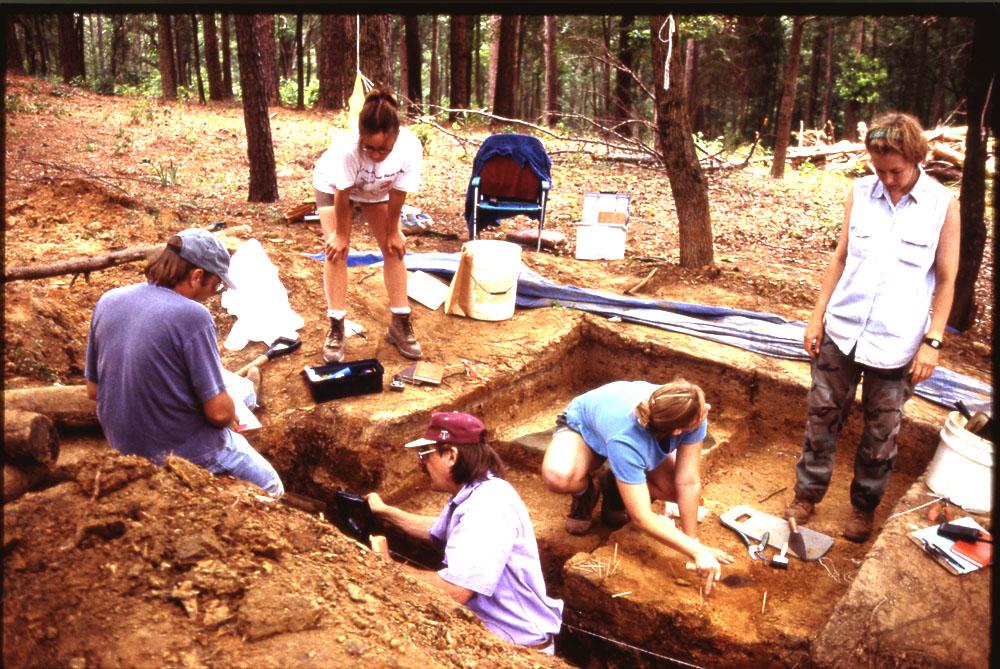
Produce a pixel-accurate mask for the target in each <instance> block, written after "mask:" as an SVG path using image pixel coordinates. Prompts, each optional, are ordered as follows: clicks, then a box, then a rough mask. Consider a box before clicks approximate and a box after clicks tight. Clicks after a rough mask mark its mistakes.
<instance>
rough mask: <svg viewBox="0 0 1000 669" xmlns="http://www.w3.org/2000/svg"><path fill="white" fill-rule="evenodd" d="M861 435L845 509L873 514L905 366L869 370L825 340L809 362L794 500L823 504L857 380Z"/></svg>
mask: <svg viewBox="0 0 1000 669" xmlns="http://www.w3.org/2000/svg"><path fill="white" fill-rule="evenodd" d="M862 377H863V378H864V380H863V381H862V383H861V406H862V410H863V411H864V430H863V431H862V433H861V443H860V445H859V446H858V450H857V454H856V455H855V458H854V480H853V481H852V482H851V504H853V505H854V507H855V508H857V509H860V510H862V511H873V510H874V509H875V507H876V506H878V503H879V501H881V499H882V495H883V494H884V493H885V484H886V480H887V479H888V477H889V472H890V471H892V467H893V464H894V463H895V462H896V435H897V434H898V433H899V427H900V424H901V423H902V419H903V405H904V404H905V403H906V401H907V400H908V399H910V397H912V396H913V384H912V383H910V374H909V365H905V366H903V367H899V368H897V369H875V368H873V367H867V366H865V365H862V364H859V363H857V362H855V361H854V352H853V351H852V352H851V354H850V355H844V354H843V353H841V351H840V349H838V348H837V345H836V344H834V343H833V341H832V340H831V339H830V338H829V337H828V336H826V335H824V336H823V343H822V345H821V347H820V352H819V355H818V356H817V357H816V358H814V359H813V361H812V387H811V388H810V389H809V396H808V398H807V400H806V403H807V405H808V410H809V416H808V420H807V421H806V431H805V439H804V443H803V448H802V457H801V458H799V462H798V464H797V465H796V467H795V478H796V481H795V495H796V497H800V498H802V499H806V500H809V501H810V502H813V503H816V502H819V501H820V500H821V499H823V495H824V494H826V489H827V486H828V485H829V484H830V477H831V475H832V474H833V458H834V454H835V452H836V450H837V435H838V434H839V433H840V430H841V428H842V427H843V426H844V421H846V420H847V414H848V412H849V411H850V409H851V404H853V403H854V396H855V393H856V391H857V387H858V381H859V380H860V379H861V378H862Z"/></svg>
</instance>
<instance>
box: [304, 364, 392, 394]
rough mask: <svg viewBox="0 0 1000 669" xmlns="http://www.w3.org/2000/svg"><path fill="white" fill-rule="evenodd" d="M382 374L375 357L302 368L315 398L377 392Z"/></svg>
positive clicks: (381, 368)
mask: <svg viewBox="0 0 1000 669" xmlns="http://www.w3.org/2000/svg"><path fill="white" fill-rule="evenodd" d="M384 374H385V369H384V368H383V367H382V364H381V363H380V362H379V361H378V360H375V359H367V360H353V361H350V362H330V363H327V364H325V365H320V366H319V367H310V366H308V365H307V366H306V367H304V368H303V369H302V375H303V376H304V377H305V378H306V383H308V384H309V390H310V392H311V393H312V397H313V401H315V402H326V401H329V400H335V399H340V398H341V397H353V396H355V395H368V394H371V393H380V392H382V376H383V375H384Z"/></svg>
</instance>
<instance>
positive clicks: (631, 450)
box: [542, 379, 733, 593]
mask: <svg viewBox="0 0 1000 669" xmlns="http://www.w3.org/2000/svg"><path fill="white" fill-rule="evenodd" d="M710 408H711V405H710V404H708V403H707V402H705V394H704V393H703V392H702V390H701V388H699V387H698V386H696V385H694V384H692V383H689V382H687V381H685V380H683V379H675V380H674V381H671V382H670V383H667V384H665V385H662V386H657V385H655V384H652V383H647V382H646V381H616V382H614V383H609V384H606V385H604V386H601V387H599V388H595V389H594V390H591V391H589V392H586V393H584V394H583V395H580V396H579V397H577V398H575V399H574V400H573V401H572V402H570V404H569V406H568V407H566V412H565V413H563V414H561V415H560V417H559V420H558V423H559V428H558V429H557V430H556V432H555V433H554V434H553V435H552V443H551V444H550V445H549V448H548V449H547V450H546V452H545V458H544V460H543V461H542V479H543V480H544V481H545V485H546V486H547V487H548V488H549V490H552V491H553V492H561V493H570V494H572V495H573V503H572V505H571V508H570V513H569V516H568V517H567V518H566V531H567V532H569V533H570V534H585V533H586V532H587V531H589V530H590V527H591V525H592V524H593V521H592V519H591V514H592V513H593V510H594V507H595V506H596V505H597V500H598V497H599V496H600V495H601V493H602V492H603V493H604V504H603V505H602V507H601V517H602V519H603V520H604V522H605V524H608V525H611V526H613V527H620V526H622V525H624V524H625V523H627V522H628V521H629V519H631V520H632V521H633V522H634V523H635V524H636V525H637V526H638V527H639V528H640V529H642V530H643V531H644V532H646V533H648V534H649V535H650V536H652V537H653V538H655V539H656V540H658V541H660V542H661V543H663V544H666V545H667V546H670V547H671V548H673V549H675V550H677V551H680V552H681V553H684V554H685V555H687V556H688V557H690V558H691V561H692V562H694V565H695V568H696V569H697V571H698V574H699V575H700V576H702V577H704V578H705V591H706V593H707V592H711V590H712V585H713V583H714V582H715V581H716V580H718V579H719V578H720V577H721V573H722V567H721V566H720V564H719V563H720V562H723V563H730V562H732V561H733V558H732V557H730V556H729V555H727V554H726V553H724V552H723V551H720V550H718V549H715V548H711V547H709V546H706V545H704V544H702V543H701V542H699V541H698V539H697V538H696V537H697V533H698V503H699V500H700V498H701V466H700V463H701V446H702V441H703V440H704V438H705V435H706V433H707V431H708V410H709V409H710ZM605 461H607V463H608V469H607V470H602V471H601V473H600V474H598V470H599V469H600V468H601V467H602V465H603V464H604V462H605ZM656 499H660V500H669V501H676V502H677V506H678V509H679V511H680V528H679V529H678V528H677V527H676V526H675V525H674V524H673V522H671V521H670V520H669V519H667V518H666V517H664V516H661V515H659V514H656V513H654V512H653V510H652V505H651V502H652V500H656Z"/></svg>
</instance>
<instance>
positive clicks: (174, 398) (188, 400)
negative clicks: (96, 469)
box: [84, 283, 225, 463]
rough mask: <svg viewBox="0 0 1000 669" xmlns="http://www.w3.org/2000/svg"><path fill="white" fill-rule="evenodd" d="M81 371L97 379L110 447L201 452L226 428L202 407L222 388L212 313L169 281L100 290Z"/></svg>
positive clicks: (214, 445)
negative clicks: (212, 421)
mask: <svg viewBox="0 0 1000 669" xmlns="http://www.w3.org/2000/svg"><path fill="white" fill-rule="evenodd" d="M84 376H86V377H87V379H88V380H90V381H93V382H94V383H96V384H98V390H97V418H98V420H99V421H100V423H101V427H102V428H103V429H104V435H105V436H106V437H107V439H108V443H110V444H111V446H112V448H114V449H115V450H116V451H119V452H121V453H125V454H127V455H141V456H144V457H146V458H149V459H150V460H153V461H154V462H157V463H162V462H163V460H164V458H165V457H166V456H167V455H168V454H169V453H171V452H173V453H175V454H177V455H179V456H181V457H184V458H187V459H189V460H203V459H204V456H205V455H207V454H211V453H214V452H215V451H217V450H218V449H220V448H222V446H223V444H224V442H225V428H218V427H215V426H213V425H211V424H209V423H207V422H206V421H205V417H204V414H203V412H202V404H203V403H204V402H205V401H207V400H210V399H211V398H213V397H215V396H216V395H218V394H219V393H220V392H222V391H223V390H225V385H224V383H223V381H222V365H221V363H220V361H219V349H218V343H217V340H216V334H215V325H214V323H212V316H211V314H209V312H208V309H206V308H205V307H204V306H202V305H200V304H198V303H197V302H195V301H194V300H190V299H188V298H186V297H184V296H183V295H181V294H180V293H178V292H176V291H175V290H173V289H171V288H163V287H161V286H153V285H150V284H147V283H141V284H136V285H133V286H125V287H123V288H115V289H114V290H110V291H108V292H107V293H105V294H104V295H102V296H101V298H100V299H99V300H98V301H97V306H95V307H94V314H93V316H92V317H91V321H90V332H89V333H88V335H87V363H86V370H85V372H84Z"/></svg>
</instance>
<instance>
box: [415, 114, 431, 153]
mask: <svg viewBox="0 0 1000 669" xmlns="http://www.w3.org/2000/svg"><path fill="white" fill-rule="evenodd" d="M421 120H422V119H421ZM409 128H410V132H412V133H413V134H414V135H416V137H417V139H419V140H420V146H422V147H423V148H424V149H425V150H426V149H427V142H429V141H430V139H431V135H432V134H434V130H433V128H432V127H431V126H430V125H428V124H427V123H426V122H424V123H421V122H419V121H418V122H417V123H413V124H411V125H410V126H409Z"/></svg>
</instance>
